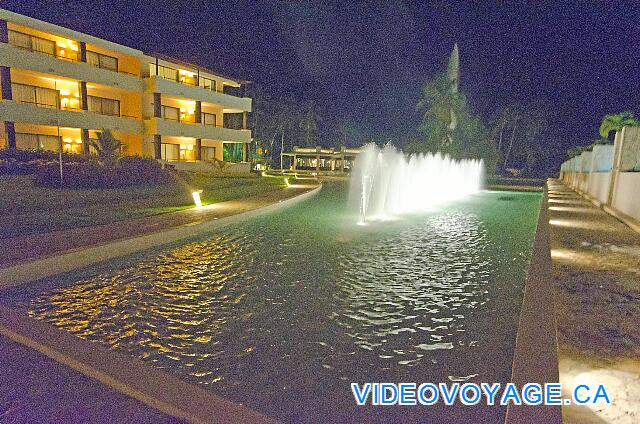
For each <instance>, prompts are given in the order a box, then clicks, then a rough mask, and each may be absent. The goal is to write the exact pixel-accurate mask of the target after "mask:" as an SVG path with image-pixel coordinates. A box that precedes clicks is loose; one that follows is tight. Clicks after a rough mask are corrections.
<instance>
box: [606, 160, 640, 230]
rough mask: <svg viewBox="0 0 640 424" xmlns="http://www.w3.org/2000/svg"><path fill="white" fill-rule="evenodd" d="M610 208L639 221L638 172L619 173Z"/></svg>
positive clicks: (639, 187) (639, 176) (639, 174)
mask: <svg viewBox="0 0 640 424" xmlns="http://www.w3.org/2000/svg"><path fill="white" fill-rule="evenodd" d="M611 207H612V208H613V209H616V210H618V211H620V212H622V213H623V214H625V215H629V216H631V217H633V218H635V219H637V220H640V172H620V173H619V174H618V177H617V181H616V184H615V187H614V191H613V201H612V203H611Z"/></svg>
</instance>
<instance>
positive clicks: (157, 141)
mask: <svg viewBox="0 0 640 424" xmlns="http://www.w3.org/2000/svg"><path fill="white" fill-rule="evenodd" d="M161 144H162V136H161V135H160V134H155V135H154V136H153V158H154V159H162V146H161Z"/></svg>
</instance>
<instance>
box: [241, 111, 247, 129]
mask: <svg viewBox="0 0 640 424" xmlns="http://www.w3.org/2000/svg"><path fill="white" fill-rule="evenodd" d="M242 129H243V130H246V129H247V112H242Z"/></svg>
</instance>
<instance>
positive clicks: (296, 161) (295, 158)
mask: <svg viewBox="0 0 640 424" xmlns="http://www.w3.org/2000/svg"><path fill="white" fill-rule="evenodd" d="M297 167H298V156H296V154H295V153H294V154H293V170H294V171H295V170H296V168H297Z"/></svg>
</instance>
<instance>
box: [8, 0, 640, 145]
mask: <svg viewBox="0 0 640 424" xmlns="http://www.w3.org/2000/svg"><path fill="white" fill-rule="evenodd" d="M351 3H355V2H336V3H331V2H302V1H295V2H293V1H292V2H268V1H264V2H259V1H250V0H248V1H208V2H197V1H189V2H186V1H170V2H163V1H153V2H152V1H148V2H144V1H139V2H118V1H82V2H74V1H65V2H41V1H29V0H18V1H10V0H9V1H3V2H2V3H1V6H2V7H3V8H6V9H9V10H12V11H15V12H18V13H22V14H25V15H29V16H32V17H35V18H38V19H42V20H45V21H49V22H52V23H56V24H59V25H62V26H65V27H69V28H72V29H76V30H78V31H81V32H85V33H88V34H92V35H95V36H98V37H101V38H105V39H108V40H111V41H114V42H117V43H121V44H124V45H128V46H131V47H135V48H138V49H141V50H143V51H145V52H161V53H164V54H167V55H170V56H174V57H176V58H179V59H183V60H186V61H190V62H194V63H200V64H202V65H203V66H208V67H211V68H213V69H217V70H219V71H220V72H223V73H226V74H229V75H233V76H237V77H239V78H243V79H248V80H252V81H255V82H256V83H258V84H260V85H261V87H262V88H263V89H264V90H266V91H268V92H272V93H278V92H286V93H288V94H290V95H293V96H296V97H299V98H302V99H304V98H308V99H311V100H314V101H315V102H316V103H317V105H318V107H319V109H320V111H321V115H323V118H324V119H323V122H322V124H321V128H320V130H321V133H322V135H323V139H324V140H323V142H324V143H325V144H331V142H332V141H333V140H331V138H332V135H331V134H332V133H331V132H330V129H331V128H335V127H337V126H339V125H340V124H341V123H345V122H346V123H349V124H350V125H352V126H353V127H355V128H356V130H357V133H358V134H359V136H358V137H360V138H361V140H362V141H365V140H366V139H368V138H369V137H371V136H373V137H376V138H377V139H380V138H400V137H402V136H403V135H404V134H406V133H409V132H411V131H414V130H415V128H416V127H417V125H418V123H419V121H420V115H419V114H418V112H417V111H416V106H415V105H416V103H417V100H418V97H419V95H420V87H421V84H422V83H423V82H424V81H425V80H427V79H429V78H430V77H432V76H433V75H434V74H435V73H436V72H439V71H442V70H444V69H445V67H446V64H447V60H448V55H449V52H450V50H451V48H452V47H453V44H454V43H455V42H457V43H458V44H459V47H460V60H461V90H462V91H463V92H464V93H465V94H466V95H467V96H468V98H469V100H470V104H471V106H472V108H473V109H474V110H475V111H476V112H477V113H479V114H480V115H481V116H482V117H483V118H484V120H485V122H486V123H489V120H490V119H491V118H493V116H494V115H495V113H496V111H497V110H499V109H500V108H502V107H504V106H505V105H508V104H510V103H513V102H526V101H531V100H539V101H543V102H545V103H546V104H547V105H548V108H549V112H550V114H551V118H552V125H553V128H554V133H555V135H554V137H552V139H550V140H549V143H551V144H554V145H557V146H567V147H568V146H570V145H574V144H589V143H590V142H591V140H592V139H593V138H595V137H596V136H597V128H598V126H599V123H600V121H601V119H602V117H603V116H604V114H606V113H615V112H620V111H623V110H632V111H634V112H640V107H639V106H640V105H639V100H638V99H639V98H640V96H639V94H640V84H639V82H640V67H639V65H640V4H638V3H637V2H627V3H624V2H612V1H606V2H605V1H602V2H596V1H591V2H589V1H585V2H581V3H579V4H573V2H572V5H567V4H565V2H557V3H554V4H547V2H533V1H532V2H489V1H486V2H475V4H472V3H465V2H432V3H426V2H415V3H414V2H391V1H388V2H382V1H381V2H366V3H365V2H362V3H356V4H351ZM534 3H544V4H538V5H535V4H534ZM549 3H553V2H549ZM356 141H358V140H356ZM336 144H338V143H336Z"/></svg>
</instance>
